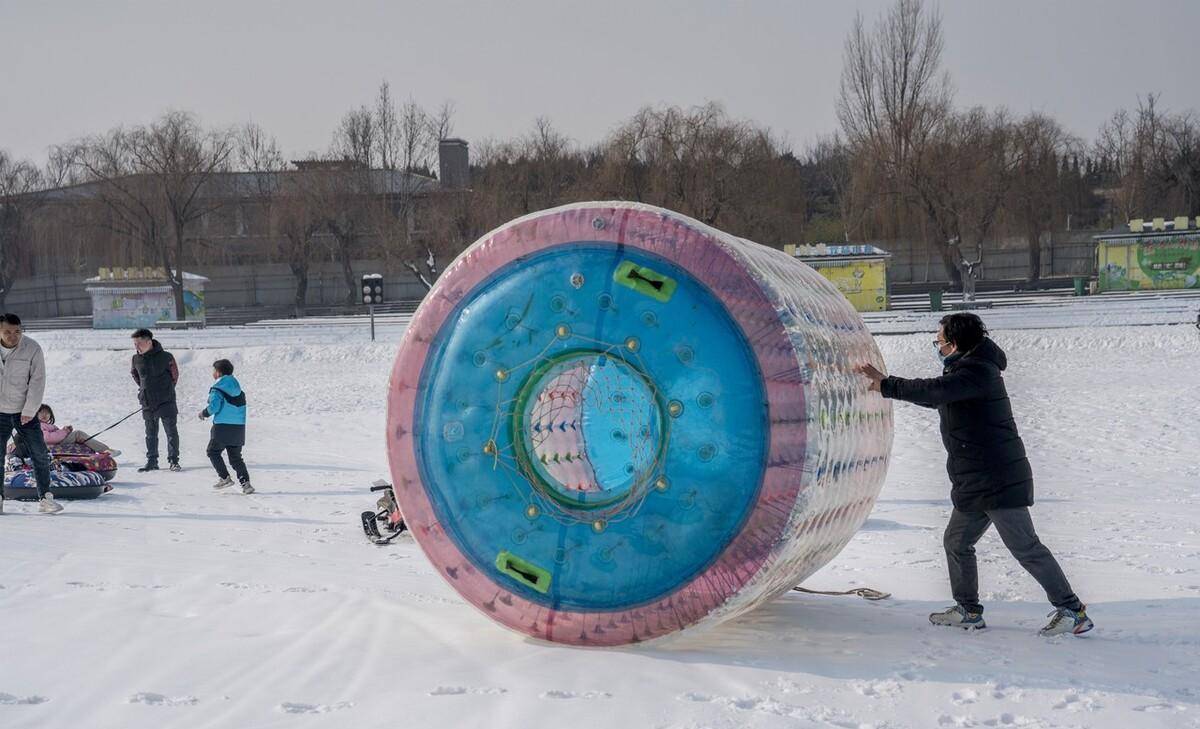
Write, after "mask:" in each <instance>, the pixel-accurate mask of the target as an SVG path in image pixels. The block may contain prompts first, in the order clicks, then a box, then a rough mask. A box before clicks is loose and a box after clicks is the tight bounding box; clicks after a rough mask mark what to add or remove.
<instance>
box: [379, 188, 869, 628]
mask: <svg viewBox="0 0 1200 729" xmlns="http://www.w3.org/2000/svg"><path fill="white" fill-rule="evenodd" d="M864 362H870V363H873V364H874V365H875V366H876V367H879V368H880V369H882V368H883V358H882V356H881V355H880V353H879V350H878V348H877V347H876V346H875V343H874V340H873V339H872V338H871V335H870V333H869V332H868V331H867V329H866V327H865V326H864V324H863V321H862V319H861V318H860V317H859V315H858V314H857V313H856V312H855V311H854V309H853V308H852V307H851V306H850V304H849V303H848V302H847V301H846V299H845V298H844V297H843V296H842V295H841V294H840V293H839V292H838V290H837V289H836V288H834V286H833V285H832V284H830V283H829V282H828V281H827V280H826V279H824V278H823V277H822V276H820V275H819V274H817V273H816V272H815V271H813V270H812V269H811V268H809V267H808V266H806V265H804V264H803V263H801V262H799V261H797V260H795V259H794V258H792V257H790V256H787V255H785V254H784V253H782V252H780V251H778V250H774V249H769V248H765V247H763V246H759V245H757V244H755V243H751V242H749V241H746V240H743V239H740V238H736V237H734V236H731V235H728V234H726V233H723V232H721V231H718V230H715V229H713V228H710V227H708V226H705V225H703V224H701V223H699V222H698V221H695V220H692V219H690V218H687V217H684V216H682V215H678V214H676V213H672V212H669V211H667V210H662V209H659V208H654V207H650V206H646V205H638V204H632V203H615V202H597V203H582V204H576V205H568V206H565V207H560V208H555V209H552V210H547V211H544V212H540V213H535V214H533V215H529V216H527V217H524V218H521V219H518V220H516V221H513V222H512V223H509V224H507V225H505V226H503V227H501V228H499V229H497V230H495V231H493V232H491V233H489V234H488V235H486V236H484V237H483V238H482V239H480V240H479V241H478V242H476V243H475V244H474V245H472V246H471V247H470V248H469V249H468V250H467V251H465V252H464V253H463V254H462V255H461V256H459V257H458V258H457V259H456V260H455V261H454V263H453V264H451V266H449V267H448V268H447V269H446V270H445V272H444V273H443V274H442V276H441V277H440V278H439V279H438V281H437V285H436V286H435V287H434V288H433V290H432V291H430V292H429V294H428V295H427V296H426V298H425V301H424V302H423V303H422V304H421V306H420V308H419V309H418V310H417V312H416V314H415V315H414V318H413V321H412V323H411V324H410V326H409V328H408V330H407V332H406V333H405V335H404V339H403V341H402V343H401V346H400V351H399V353H398V355H397V357H396V362H395V366H394V369H393V371H392V376H391V382H390V385H389V395H388V426H387V427H388V430H387V444H388V455H389V459H390V463H391V469H392V475H393V479H394V481H393V483H394V484H395V494H396V498H397V499H398V501H399V505H400V510H401V511H402V512H403V513H404V517H405V521H406V522H407V523H408V525H409V528H410V530H411V531H412V533H413V536H414V538H415V539H416V541H417V542H418V544H420V546H421V548H422V550H423V551H424V552H425V554H426V555H427V557H428V558H429V559H430V560H431V561H432V562H433V564H434V565H435V566H436V567H437V569H438V571H439V572H440V573H441V574H442V575H443V577H444V578H445V579H446V580H448V581H449V583H450V585H451V586H453V587H454V589H455V590H457V591H458V593H459V594H460V595H462V596H463V597H464V598H465V599H466V600H467V601H468V602H470V603H471V604H472V605H474V606H476V607H478V608H479V609H480V610H481V611H483V612H484V614H486V615H487V616H488V617H490V618H492V619H493V620H495V621H496V622H498V623H500V624H502V625H504V626H507V627H509V628H511V629H513V630H516V631H519V632H521V633H523V634H525V635H529V636H532V637H535V638H538V639H542V640H547V641H553V642H559V643H567V644H575V645H587V646H611V645H621V644H628V643H637V642H642V641H647V640H653V639H656V638H661V637H664V636H667V635H669V634H672V633H675V632H677V631H680V630H683V629H686V628H691V627H693V626H698V625H701V624H713V623H716V622H718V621H720V620H724V619H728V618H731V617H733V616H736V615H740V614H742V613H744V612H746V611H748V610H750V609H751V608H753V607H754V606H756V605H758V604H760V603H762V602H763V601H765V600H767V599H769V598H771V597H772V596H775V595H778V594H780V593H782V592H784V591H787V590H790V589H791V588H792V587H793V586H794V585H796V584H798V583H799V582H800V581H802V580H803V579H805V578H806V577H808V576H809V575H811V574H812V573H813V572H815V571H816V570H817V569H818V568H820V567H821V566H822V565H824V564H825V563H826V562H828V561H829V560H830V559H832V558H833V556H834V555H836V554H837V553H838V551H839V550H840V549H841V548H842V547H843V546H844V545H845V544H846V542H847V541H849V540H850V538H851V537H852V536H853V535H854V533H855V532H856V531H857V530H858V528H859V527H860V526H861V525H862V523H863V521H864V520H865V519H866V517H867V515H868V513H869V512H870V511H871V508H872V505H873V503H874V500H875V497H876V496H877V495H878V493H879V489H880V487H881V486H882V483H883V478H884V475H885V472H886V470H887V463H888V456H889V453H890V451H891V442H892V412H891V406H890V404H889V402H888V401H885V400H883V399H882V398H880V397H879V396H878V395H877V394H874V393H869V392H868V391H867V388H866V380H865V379H863V378H862V377H861V376H860V375H857V374H855V373H854V372H853V367H855V366H856V365H859V364H861V363H864Z"/></svg>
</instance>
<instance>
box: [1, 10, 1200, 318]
mask: <svg viewBox="0 0 1200 729" xmlns="http://www.w3.org/2000/svg"><path fill="white" fill-rule="evenodd" d="M943 46H944V29H943V27H942V22H941V18H940V16H939V15H938V13H937V12H936V10H933V9H931V8H930V7H928V6H927V5H925V4H924V2H923V0H896V2H895V4H894V5H893V6H892V7H891V8H890V9H889V10H888V11H886V12H885V13H884V14H883V15H882V16H880V17H879V18H878V19H876V20H875V21H873V22H870V23H868V22H867V21H866V20H864V19H863V18H862V17H859V18H857V19H856V21H855V23H854V25H853V27H852V28H851V30H850V32H849V34H848V36H847V39H846V44H845V52H844V64H843V70H842V78H841V86H840V93H839V96H838V99H837V103H836V111H837V116H838V119H839V127H840V128H839V129H838V130H837V131H836V132H835V133H833V134H831V135H828V136H825V137H822V138H819V139H817V140H816V141H815V142H813V143H812V144H810V145H809V146H808V147H807V149H805V150H804V151H803V153H801V154H799V155H797V154H795V153H794V152H793V151H792V149H791V148H790V147H789V145H788V144H787V143H786V142H785V141H784V140H783V139H781V138H779V137H778V136H777V135H775V134H774V133H772V132H771V130H770V129H767V128H766V127H764V126H762V125H761V124H757V123H755V122H753V121H750V120H745V119H739V118H736V117H734V116H731V115H730V114H728V113H726V111H725V110H724V109H723V108H722V107H721V106H720V105H718V104H706V105H703V106H698V107H691V108H681V107H661V106H648V107H645V108H643V109H641V110H639V111H638V112H637V113H635V114H634V115H633V116H631V117H630V118H628V119H626V120H624V121H623V122H621V123H620V124H618V125H617V126H616V127H615V128H614V129H613V130H612V131H611V132H610V133H609V134H608V135H606V137H605V138H604V139H602V140H600V141H599V142H596V143H594V144H581V143H579V142H577V141H576V140H573V139H572V138H571V137H570V136H568V135H567V134H566V133H564V132H563V131H561V130H559V129H557V128H555V126H554V125H553V124H552V123H551V121H550V120H548V119H545V118H539V119H537V120H536V121H535V122H534V124H533V126H532V128H531V129H530V130H529V131H528V132H527V133H525V134H521V135H518V136H517V137H515V138H512V139H503V140H495V139H486V140H482V141H481V142H479V143H477V144H475V146H474V160H473V163H472V166H471V189H470V190H469V191H446V190H439V189H438V186H437V183H436V181H435V180H434V179H433V177H434V171H433V170H434V168H435V167H436V166H437V152H438V143H439V142H440V141H441V140H443V139H445V138H447V137H449V136H450V135H451V133H452V131H453V130H452V122H453V107H452V106H451V105H450V104H443V105H442V106H441V107H439V108H437V109H435V110H433V111H430V110H427V109H426V108H425V107H422V106H421V105H420V104H418V103H416V102H415V101H413V100H412V99H409V100H406V101H403V102H397V100H396V99H395V98H394V97H393V95H392V92H391V89H390V87H389V85H388V84H387V83H383V84H381V86H380V87H379V90H378V92H377V94H376V95H375V98H374V99H373V100H372V101H371V102H370V103H368V104H365V105H362V106H358V107H356V108H353V109H351V110H349V111H347V112H346V114H345V115H344V116H343V117H342V118H341V120H340V122H339V123H338V125H337V127H336V129H335V130H334V132H333V135H332V139H331V142H330V145H329V148H328V151H327V152H326V153H325V154H321V155H314V156H313V157H312V158H309V159H306V160H302V161H300V162H299V163H297V164H292V163H291V162H290V161H289V160H288V159H287V158H286V157H285V156H284V154H283V153H282V151H281V150H280V148H279V145H278V144H277V143H276V141H275V140H274V138H273V137H272V136H271V134H270V133H269V131H267V130H264V129H262V128H260V127H258V126H256V125H253V124H248V125H245V126H243V127H241V128H238V129H214V128H207V127H204V126H203V125H201V124H200V123H199V121H198V120H197V119H196V117H194V116H193V115H191V114H189V113H186V112H179V111H172V112H167V113H166V114H164V115H162V116H161V117H160V118H159V119H157V120H155V121H153V122H151V123H149V124H146V125H140V126H132V127H120V128H117V129H113V130H110V131H109V132H106V133H104V134H98V135H94V136H91V137H87V138H84V139H81V140H77V141H75V142H72V143H70V144H64V145H61V146H59V147H55V148H53V149H52V150H51V151H50V154H49V157H48V161H47V163H46V165H45V166H44V167H38V166H37V165H34V164H32V163H30V162H27V161H18V160H13V159H10V158H9V157H8V156H7V155H5V154H2V153H0V303H2V302H3V296H4V292H6V291H7V290H8V289H9V288H10V287H11V282H12V279H13V277H14V276H15V275H16V274H17V272H18V271H20V270H22V266H24V267H25V268H28V261H29V260H30V256H29V251H30V248H31V247H32V246H36V241H34V237H35V236H34V232H33V231H34V229H35V228H36V225H34V223H33V221H35V220H36V219H37V216H38V215H39V214H47V213H46V210H48V209H51V208H52V209H53V210H54V211H55V212H54V213H53V214H54V215H60V216H61V215H66V214H67V213H66V212H64V211H67V210H75V213H78V209H77V208H78V206H76V208H72V207H71V206H64V205H57V206H53V205H50V204H49V202H50V201H52V200H54V199H55V198H54V193H55V190H56V188H63V187H64V186H69V185H74V184H77V183H88V184H89V186H90V189H92V190H93V191H94V196H92V197H91V198H89V200H90V202H89V204H87V205H85V206H82V209H83V210H85V211H86V215H84V216H81V217H80V219H78V220H75V221H74V223H73V224H74V225H76V226H77V227H79V228H81V229H83V228H87V229H94V230H103V231H106V232H107V233H108V234H110V235H112V236H115V237H117V238H119V239H121V240H123V241H126V242H127V245H128V246H129V250H131V251H140V255H143V256H148V257H149V259H150V260H154V261H156V262H157V263H159V264H160V265H161V267H162V268H164V269H165V270H166V271H168V272H170V273H169V277H170V284H171V286H172V287H173V289H174V292H175V299H176V306H177V308H178V309H179V311H178V312H177V313H178V314H179V315H180V316H182V311H183V281H182V278H181V271H182V270H183V267H184V266H185V265H195V263H196V262H197V261H200V260H201V258H202V256H203V255H207V254H210V253H212V254H215V252H216V249H218V248H220V246H221V245H222V243H221V241H220V240H219V238H213V237H212V236H208V235H206V233H205V229H206V226H205V225H204V224H203V223H205V222H206V219H209V218H211V216H213V215H215V214H218V213H219V212H220V210H219V208H221V207H222V206H232V205H238V206H241V205H245V204H249V205H251V206H252V207H253V208H254V219H255V222H254V223H253V225H254V226H256V231H257V233H259V235H257V237H256V238H255V243H254V244H253V245H254V246H257V247H255V248H253V249H252V250H251V251H250V253H249V254H248V255H249V256H250V258H249V259H246V258H243V260H263V261H268V260H269V261H283V262H286V263H287V264H288V265H289V266H290V268H291V271H292V273H293V275H294V277H295V281H296V289H295V306H296V309H297V311H298V312H302V311H303V308H304V303H305V301H306V299H307V289H308V281H309V271H310V267H311V266H312V265H313V264H314V263H315V262H316V261H318V260H332V261H335V262H337V264H338V265H339V268H340V269H341V272H342V275H343V278H344V280H345V286H346V300H347V302H351V301H354V300H356V299H357V288H358V286H357V282H356V281H355V279H354V274H353V270H352V265H351V263H352V261H353V260H356V259H364V258H366V259H374V260H381V261H382V262H383V264H384V265H385V266H386V267H389V268H390V269H391V270H400V271H405V272H407V273H408V274H410V275H411V276H413V277H414V279H415V280H416V281H419V282H420V283H421V284H422V285H423V286H425V287H427V288H428V287H429V286H432V284H433V281H435V280H436V278H437V276H438V274H439V272H440V271H441V269H442V268H443V267H444V265H445V263H446V261H447V260H448V259H449V258H451V257H452V256H453V255H455V254H456V253H457V252H459V251H461V250H462V249H463V248H465V247H466V246H467V245H468V244H469V243H470V242H471V241H473V240H475V239H476V238H477V237H478V236H480V235H482V234H483V233H485V232H486V231H487V230H489V229H491V228H493V227H495V226H497V225H500V224H502V223H504V222H506V221H508V220H511V219H512V218H514V217H517V216H520V215H523V214H526V213H530V212H533V211H536V210H540V209H544V208H547V207H551V206H554V205H558V204H563V203H567V202H574V201H579V200H589V199H626V200H635V201H641V202H646V203H650V204H654V205H660V206H663V207H667V208H671V209H675V210H679V211H681V212H683V213H686V214H688V215H690V216H692V217H695V218H697V219H699V220H701V221H703V222H705V223H708V224H710V225H714V226H716V227H719V228H722V229H725V230H729V231H731V232H733V233H735V234H737V235H741V236H744V237H747V238H750V239H752V240H756V241H759V242H762V243H765V244H767V245H773V246H781V245H783V244H785V243H791V242H818V241H843V240H846V241H852V242H856V241H869V240H876V239H890V240H900V241H905V240H909V241H912V240H916V241H920V244H921V245H922V246H923V247H924V248H925V249H926V250H928V251H931V252H933V253H934V254H935V255H936V257H937V259H938V260H939V261H940V262H941V264H942V265H943V266H944V268H945V270H946V274H947V276H948V277H949V278H950V279H951V280H952V281H956V282H960V283H962V284H963V285H964V286H966V287H968V288H969V287H971V286H972V284H973V282H974V280H975V279H976V278H977V277H978V276H979V274H980V267H981V265H982V264H983V256H984V251H985V248H986V246H985V243H986V242H989V241H994V240H995V239H997V238H999V237H1013V236H1018V237H1022V238H1024V239H1025V241H1026V244H1027V248H1028V278H1029V279H1031V280H1033V279H1037V278H1038V277H1039V276H1040V274H1041V270H1042V264H1041V260H1040V256H1041V250H1042V243H1041V242H1042V241H1043V240H1045V239H1046V238H1047V236H1049V235H1052V234H1054V233H1056V232H1057V231H1060V230H1062V229H1064V228H1066V227H1069V226H1070V225H1071V222H1070V221H1072V220H1074V221H1075V226H1076V227H1082V226H1095V227H1103V226H1108V225H1113V224H1116V223H1120V222H1123V221H1124V220H1125V219H1127V218H1129V217H1139V216H1142V217H1145V216H1155V215H1172V214H1179V213H1186V214H1188V215H1200V122H1198V120H1197V118H1196V116H1195V115H1194V113H1192V112H1174V111H1169V110H1164V109H1163V108H1162V105H1161V104H1160V103H1159V100H1158V99H1157V98H1156V97H1154V96H1148V97H1146V98H1145V99H1143V100H1141V101H1140V102H1139V104H1138V106H1137V108H1136V109H1133V110H1129V111H1126V110H1120V111H1118V112H1116V113H1115V114H1114V115H1113V116H1112V118H1111V119H1110V120H1108V121H1107V122H1106V123H1105V124H1104V125H1103V126H1102V127H1101V129H1100V130H1099V134H1098V136H1097V138H1096V140H1095V141H1094V142H1092V143H1085V142H1084V141H1083V140H1082V139H1081V138H1079V137H1077V136H1076V135H1074V134H1072V133H1070V132H1069V131H1068V130H1066V129H1065V128H1064V127H1063V126H1062V125H1061V124H1060V123H1059V122H1058V121H1056V120H1055V119H1054V118H1053V117H1051V116H1049V115H1047V114H1044V113H1030V114H1026V115H1024V116H1017V115H1013V114H1011V113H1009V112H1007V111H1006V110H1004V109H1002V108H985V107H971V108H962V107H959V106H957V105H956V104H955V99H954V88H953V84H952V83H951V80H950V78H949V76H948V74H947V73H946V71H945V69H944V67H943V63H942V51H943ZM232 172H241V173H243V174H240V175H232V174H227V173H232ZM246 201H249V203H247V202H246ZM79 260H82V258H79ZM112 263H117V264H119V263H120V262H119V261H113V262H112Z"/></svg>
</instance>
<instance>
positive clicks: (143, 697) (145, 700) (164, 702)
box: [127, 691, 200, 706]
mask: <svg viewBox="0 0 1200 729" xmlns="http://www.w3.org/2000/svg"><path fill="white" fill-rule="evenodd" d="M127 702H128V703H130V704H145V705H146V706H193V705H195V704H198V703H200V700H199V699H197V698H196V697H195V696H163V695H162V694H155V693H150V692H145V691H143V692H141V693H136V694H134V695H133V696H130V697H129V698H128V699H127Z"/></svg>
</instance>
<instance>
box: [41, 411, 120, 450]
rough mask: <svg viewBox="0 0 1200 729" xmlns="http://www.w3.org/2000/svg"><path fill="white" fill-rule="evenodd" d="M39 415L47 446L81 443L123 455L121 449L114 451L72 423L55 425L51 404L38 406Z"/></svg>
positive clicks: (94, 448)
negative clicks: (74, 426) (60, 425)
mask: <svg viewBox="0 0 1200 729" xmlns="http://www.w3.org/2000/svg"><path fill="white" fill-rule="evenodd" d="M37 417H38V420H40V421H41V425H42V437H43V438H44V439H45V440H46V445H47V446H53V445H70V444H72V443H79V444H82V445H85V446H87V447H88V448H91V449H92V450H94V451H96V452H97V453H108V454H109V455H111V456H113V457H114V458H115V457H116V456H119V455H121V451H114V450H113V449H112V448H109V447H108V446H106V445H104V444H103V443H101V442H100V441H98V440H96V439H95V438H93V437H92V436H90V435H88V434H87V433H85V432H83V431H82V430H76V429H75V428H73V427H71V426H70V425H64V426H63V427H61V428H60V427H58V426H57V425H55V424H54V410H53V408H51V407H50V406H49V405H45V404H43V405H42V406H41V407H40V408H38V411H37Z"/></svg>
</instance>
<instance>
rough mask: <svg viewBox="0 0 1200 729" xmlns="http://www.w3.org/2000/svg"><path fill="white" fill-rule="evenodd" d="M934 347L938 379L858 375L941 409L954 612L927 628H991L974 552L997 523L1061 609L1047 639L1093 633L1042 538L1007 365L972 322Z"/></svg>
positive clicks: (948, 327) (944, 326)
mask: <svg viewBox="0 0 1200 729" xmlns="http://www.w3.org/2000/svg"><path fill="white" fill-rule="evenodd" d="M934 345H935V346H936V347H937V351H938V356H939V357H941V358H942V362H943V365H944V367H943V371H942V376H941V377H935V378H932V379H927V380H908V379H904V378H901V377H887V376H885V375H884V374H883V373H882V372H879V371H878V370H876V369H875V368H874V367H872V366H871V365H863V366H862V367H860V368H859V371H860V372H862V373H863V374H864V375H866V376H867V378H868V379H869V380H870V389H872V390H875V391H878V392H879V393H880V394H881V395H883V396H884V397H886V398H892V399H895V400H904V401H906V402H911V403H914V404H916V405H921V406H924V407H929V408H936V409H937V411H938V416H939V417H940V419H941V431H942V443H943V444H944V445H945V446H946V452H947V454H948V458H947V460H946V470H947V471H948V472H949V474H950V483H951V490H950V499H951V501H953V502H954V511H953V513H952V514H951V515H950V523H949V524H948V525H947V526H946V533H945V538H944V540H943V541H944V545H945V548H946V562H947V564H948V566H949V568H950V587H951V589H952V591H953V593H954V600H955V602H956V603H957V604H956V605H954V607H951V608H947V609H946V610H945V611H943V612H939V613H933V614H932V615H930V616H929V622H931V623H933V624H934V625H950V626H956V627H960V628H966V629H973V628H983V627H985V625H984V622H983V605H981V604H980V602H979V574H978V571H977V569H976V563H975V544H976V542H978V541H979V540H980V538H981V537H983V534H984V532H986V531H987V529H988V527H989V526H991V525H992V524H995V525H996V531H997V532H999V534H1000V539H1001V540H1003V541H1004V546H1006V547H1008V550H1009V551H1010V552H1012V555H1013V556H1014V557H1016V559H1017V561H1018V562H1020V563H1021V566H1022V567H1024V568H1025V569H1026V570H1027V571H1028V572H1029V574H1031V575H1033V577H1034V579H1036V580H1037V581H1038V583H1039V584H1040V585H1041V586H1042V588H1043V589H1044V590H1045V591H1046V596H1047V597H1048V598H1049V600H1050V602H1051V604H1053V605H1054V608H1055V609H1054V611H1053V612H1051V613H1050V617H1051V619H1050V622H1049V623H1048V624H1047V625H1046V626H1045V627H1044V628H1042V630H1041V631H1040V632H1041V634H1042V635H1058V634H1061V633H1074V634H1076V635H1078V634H1080V633H1086V632H1087V631H1089V630H1091V629H1092V627H1093V625H1092V621H1091V619H1090V618H1089V617H1088V616H1087V612H1086V609H1085V606H1084V605H1083V603H1082V602H1080V600H1079V598H1078V597H1076V596H1075V593H1074V592H1072V590H1071V585H1070V583H1069V582H1067V578H1066V575H1064V574H1063V571H1062V568H1061V567H1059V566H1058V562H1057V561H1056V560H1055V559H1054V555H1053V554H1051V553H1050V550H1049V549H1047V548H1046V546H1045V545H1044V544H1042V542H1041V540H1040V539H1038V536H1037V532H1035V531H1034V528H1033V520H1032V519H1031V518H1030V516H1029V507H1030V506H1033V471H1032V470H1031V469H1030V466H1029V460H1028V459H1027V458H1026V457H1025V445H1024V444H1023V443H1022V442H1021V436H1020V435H1018V434H1017V424H1016V422H1015V421H1014V420H1013V414H1012V408H1011V406H1010V404H1009V400H1008V391H1007V390H1006V389H1005V387H1004V379H1003V377H1002V376H1001V374H1000V373H1001V372H1002V371H1003V370H1004V369H1005V367H1006V366H1007V365H1008V358H1007V357H1005V355H1004V352H1003V351H1001V349H1000V347H998V346H996V343H995V342H993V341H992V340H991V339H989V338H988V336H987V328H986V327H984V325H983V321H982V320H980V318H979V317H978V316H976V315H974V314H968V313H962V314H951V315H950V316H947V317H944V318H943V319H942V320H941V326H940V327H939V329H938V334H937V340H936V341H935V342H934Z"/></svg>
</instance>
